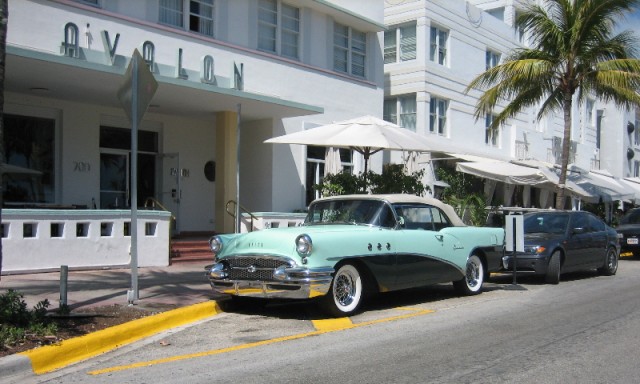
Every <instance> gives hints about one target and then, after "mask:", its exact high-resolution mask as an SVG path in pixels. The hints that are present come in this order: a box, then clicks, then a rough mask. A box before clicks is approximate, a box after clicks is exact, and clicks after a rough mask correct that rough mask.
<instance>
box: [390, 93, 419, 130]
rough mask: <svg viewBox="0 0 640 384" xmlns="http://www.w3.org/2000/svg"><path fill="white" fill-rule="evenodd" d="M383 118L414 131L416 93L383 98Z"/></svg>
mask: <svg viewBox="0 0 640 384" xmlns="http://www.w3.org/2000/svg"><path fill="white" fill-rule="evenodd" d="M383 109H384V111H383V114H384V119H385V120H386V121H388V122H391V123H394V124H397V125H398V126H400V127H402V128H406V129H408V130H410V131H413V132H415V131H416V123H417V102H416V95H415V94H409V95H402V96H397V97H393V98H388V99H385V100H384V108H383Z"/></svg>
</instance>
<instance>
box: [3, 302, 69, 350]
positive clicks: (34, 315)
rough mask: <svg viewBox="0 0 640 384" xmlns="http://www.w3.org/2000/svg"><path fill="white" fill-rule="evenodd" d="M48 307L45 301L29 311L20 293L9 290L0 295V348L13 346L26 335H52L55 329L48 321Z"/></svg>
mask: <svg viewBox="0 0 640 384" xmlns="http://www.w3.org/2000/svg"><path fill="white" fill-rule="evenodd" d="M49 305H50V304H49V300H47V299H45V300H42V301H40V302H39V303H38V304H36V305H35V306H34V307H33V310H29V309H27V303H26V302H25V301H24V296H23V295H22V294H21V293H19V292H17V291H15V290H13V289H9V290H7V292H6V293H4V294H2V295H0V348H2V349H4V348H7V347H8V346H11V345H15V344H17V343H19V342H20V341H22V340H24V339H25V337H27V335H36V336H44V335H54V334H55V333H56V331H57V327H56V325H55V324H54V323H51V322H49V321H48V318H47V308H49Z"/></svg>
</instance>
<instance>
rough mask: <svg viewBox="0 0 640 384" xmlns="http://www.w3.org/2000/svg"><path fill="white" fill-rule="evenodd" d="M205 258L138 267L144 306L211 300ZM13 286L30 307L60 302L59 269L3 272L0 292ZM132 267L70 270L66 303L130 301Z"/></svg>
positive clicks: (77, 306) (79, 305)
mask: <svg viewBox="0 0 640 384" xmlns="http://www.w3.org/2000/svg"><path fill="white" fill-rule="evenodd" d="M205 265H206V263H205V262H190V263H181V264H174V265H170V266H168V267H147V268H138V292H139V295H138V296H139V300H137V301H136V302H135V303H134V304H135V305H137V306H140V307H141V308H145V309H146V308H150V309H154V308H162V309H164V310H166V309H171V308H177V307H182V306H187V305H190V304H196V303H199V302H203V301H207V300H211V299H212V298H213V296H212V295H213V292H212V290H211V287H210V286H209V281H208V280H207V278H206V276H205V270H204V267H205ZM7 289H14V290H16V291H19V292H20V293H22V294H23V295H24V300H25V302H26V303H27V305H28V307H29V308H33V306H34V305H35V304H37V303H38V302H39V301H41V300H44V299H48V300H49V303H50V304H51V306H50V307H49V309H50V310H56V309H57V308H58V307H59V304H60V272H45V273H33V274H18V275H3V276H2V279H1V280H0V292H5V291H6V290H7ZM130 289H131V269H130V268H126V269H103V270H90V271H73V270H71V271H69V274H68V278H67V304H68V305H69V307H70V308H71V310H72V311H73V310H77V309H86V308H91V307H96V306H103V305H112V304H125V305H126V304H128V302H127V291H128V290H130Z"/></svg>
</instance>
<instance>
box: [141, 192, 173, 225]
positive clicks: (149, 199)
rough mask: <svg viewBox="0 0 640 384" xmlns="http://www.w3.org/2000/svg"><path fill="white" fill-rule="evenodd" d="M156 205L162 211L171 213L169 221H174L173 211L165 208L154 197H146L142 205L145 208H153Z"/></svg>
mask: <svg viewBox="0 0 640 384" xmlns="http://www.w3.org/2000/svg"><path fill="white" fill-rule="evenodd" d="M156 206H158V207H160V208H161V209H162V210H163V211H166V212H169V213H171V222H172V223H173V224H175V223H176V217H175V216H174V215H173V213H172V212H171V211H170V210H169V209H167V207H165V206H164V205H162V203H161V202H159V201H158V200H157V199H156V198H155V197H147V199H146V200H145V201H144V207H145V208H146V209H149V208H155V207H156Z"/></svg>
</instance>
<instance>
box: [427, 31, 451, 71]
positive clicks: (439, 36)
mask: <svg viewBox="0 0 640 384" xmlns="http://www.w3.org/2000/svg"><path fill="white" fill-rule="evenodd" d="M448 35H449V33H448V32H447V31H444V30H442V29H440V28H437V27H431V49H430V51H429V59H430V60H431V61H434V62H436V63H438V64H440V65H447V61H446V59H447V37H448Z"/></svg>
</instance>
